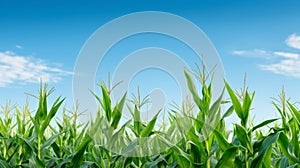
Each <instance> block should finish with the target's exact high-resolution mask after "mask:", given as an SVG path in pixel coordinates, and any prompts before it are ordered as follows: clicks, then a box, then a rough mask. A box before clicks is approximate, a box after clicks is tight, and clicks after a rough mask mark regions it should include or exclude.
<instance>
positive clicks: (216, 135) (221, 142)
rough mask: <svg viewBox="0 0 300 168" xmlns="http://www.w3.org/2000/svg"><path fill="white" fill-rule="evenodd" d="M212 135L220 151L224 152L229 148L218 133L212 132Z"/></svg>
mask: <svg viewBox="0 0 300 168" xmlns="http://www.w3.org/2000/svg"><path fill="white" fill-rule="evenodd" d="M214 135H215V138H216V140H217V142H218V145H219V147H220V148H221V149H222V151H226V150H227V149H228V148H229V147H231V145H230V144H229V143H228V142H227V140H226V138H225V137H224V136H223V135H222V134H221V133H220V132H219V131H217V130H214Z"/></svg>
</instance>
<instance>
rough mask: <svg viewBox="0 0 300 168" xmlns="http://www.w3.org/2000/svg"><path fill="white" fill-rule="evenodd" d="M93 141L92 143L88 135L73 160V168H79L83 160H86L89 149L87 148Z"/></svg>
mask: <svg viewBox="0 0 300 168" xmlns="http://www.w3.org/2000/svg"><path fill="white" fill-rule="evenodd" d="M91 141H92V139H91V138H90V136H88V135H86V136H85V137H84V139H83V142H82V143H81V144H80V146H79V147H78V148H77V149H76V153H75V155H74V156H73V158H72V161H71V163H72V164H71V167H74V168H79V167H80V166H81V164H82V162H83V159H84V152H85V150H86V149H87V147H88V145H89V143H90V142H91Z"/></svg>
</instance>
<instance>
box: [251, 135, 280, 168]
mask: <svg viewBox="0 0 300 168" xmlns="http://www.w3.org/2000/svg"><path fill="white" fill-rule="evenodd" d="M280 134H281V132H277V133H275V134H271V135H269V136H267V137H266V138H265V139H264V140H263V143H262V144H261V146H260V148H259V152H258V155H257V156H256V157H255V158H254V160H253V161H252V164H251V167H252V168H256V167H261V166H262V165H263V164H267V165H269V166H271V165H272V163H271V158H270V157H271V155H270V150H271V149H272V144H273V143H275V142H276V141H277V139H278V137H279V135H280ZM268 154H269V155H268ZM267 157H268V158H267ZM267 161H268V162H267Z"/></svg>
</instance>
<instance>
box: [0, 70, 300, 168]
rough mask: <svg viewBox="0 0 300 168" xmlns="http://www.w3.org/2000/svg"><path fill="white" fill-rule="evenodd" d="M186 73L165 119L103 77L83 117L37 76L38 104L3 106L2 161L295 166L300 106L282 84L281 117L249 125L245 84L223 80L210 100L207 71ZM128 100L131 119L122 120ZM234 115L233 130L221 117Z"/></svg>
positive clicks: (299, 160)
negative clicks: (181, 94)
mask: <svg viewBox="0 0 300 168" xmlns="http://www.w3.org/2000/svg"><path fill="white" fill-rule="evenodd" d="M184 74H185V77H186V83H187V86H188V88H189V91H190V94H191V98H190V101H185V102H183V103H182V105H177V106H172V108H170V109H166V110H165V111H166V112H167V113H168V118H167V120H168V122H167V123H168V124H166V125H164V126H158V124H157V119H158V115H159V114H160V113H161V111H158V112H157V114H156V115H155V116H154V117H153V118H151V119H150V120H149V121H148V122H144V121H142V120H141V116H140V113H141V109H142V108H143V106H144V105H145V104H147V103H148V98H147V97H146V98H144V99H143V98H141V97H140V95H139V93H138V95H137V96H133V97H129V96H127V94H125V95H123V97H122V98H121V99H120V100H118V101H116V102H113V101H112V99H111V92H113V88H114V87H110V86H109V85H108V86H106V85H105V84H104V83H101V84H100V85H99V88H100V90H101V93H100V94H97V93H94V92H91V94H93V95H94V96H95V100H96V101H97V102H98V103H99V110H98V112H97V116H95V117H94V118H93V119H92V120H91V121H90V122H88V123H80V122H79V121H78V116H79V115H81V112H80V111H78V106H76V107H75V108H74V109H73V110H67V109H65V108H64V107H63V104H64V100H65V99H64V98H61V97H58V98H57V99H56V100H55V101H54V102H52V103H49V102H48V101H47V99H48V98H49V96H51V93H52V92H53V91H54V89H47V85H46V84H45V85H42V84H41V87H40V89H39V93H38V95H32V96H34V97H35V98H36V99H37V102H38V108H37V109H30V107H29V106H28V104H27V105H25V106H23V107H19V106H10V104H9V103H7V104H6V105H4V106H1V107H2V108H1V111H0V112H1V113H2V114H1V118H0V167H1V168H9V167H49V168H50V167H75V168H77V167H78V168H85V167H92V168H94V167H95V168H96V167H103V168H106V167H111V168H114V167H126V168H127V167H133V168H135V167H149V168H150V167H166V168H167V167H168V168H176V167H183V168H189V167H206V168H210V167H216V168H220V167H221V168H223V167H231V168H232V167H238V168H241V167H245V168H258V167H262V168H270V167H280V168H286V167H290V168H293V167H294V168H299V167H300V141H299V139H300V129H299V128H300V112H299V110H298V109H297V107H296V104H293V103H292V102H290V101H289V100H288V99H286V98H285V93H284V91H282V93H281V94H280V95H279V98H278V99H276V100H275V99H274V101H273V102H272V103H273V105H274V110H276V111H277V112H278V114H280V116H281V117H280V118H274V119H269V120H265V121H263V122H261V123H260V124H258V125H254V124H253V123H252V122H251V121H250V119H249V116H250V113H251V108H252V107H251V104H252V102H253V99H254V95H255V94H254V92H253V93H251V92H249V91H248V88H247V87H244V89H242V90H241V91H239V92H238V91H236V90H235V89H232V88H231V86H230V85H229V83H227V82H226V81H224V82H225V88H224V90H223V93H222V94H221V95H218V98H217V100H215V101H213V100H212V93H213V91H212V78H211V77H210V76H209V75H207V73H205V72H204V71H203V72H202V71H199V72H197V73H194V71H190V70H185V71H184ZM205 74H206V75H205ZM195 79H198V80H195ZM199 83H200V84H201V85H199V86H201V88H196V86H198V84H199ZM225 94H227V95H229V99H225V98H224V97H225V96H224V95H225ZM79 103H80V102H79ZM79 106H80V104H79ZM221 107H226V109H224V108H221ZM125 108H127V109H129V111H130V112H131V115H132V120H128V121H125V122H122V119H121V118H122V114H123V113H122V111H123V110H124V109H125ZM192 109H194V110H195V111H197V112H196V113H195V114H194V113H191V110H192ZM58 113H60V114H62V117H58V116H57V115H58ZM231 115H236V116H237V117H238V120H239V121H238V123H233V129H232V130H230V129H228V128H226V123H225V120H226V118H227V117H229V116H231ZM185 123H188V124H190V125H191V127H188V126H187V127H186V125H185ZM142 139H147V141H142ZM149 139H150V141H148V140H149ZM144 142H147V143H150V144H147V143H144ZM162 149H163V150H162Z"/></svg>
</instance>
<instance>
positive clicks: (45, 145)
mask: <svg viewBox="0 0 300 168" xmlns="http://www.w3.org/2000/svg"><path fill="white" fill-rule="evenodd" d="M61 134H62V133H57V134H54V135H53V136H51V137H50V138H49V139H48V140H47V141H46V142H44V144H43V145H42V146H41V151H43V150H45V149H47V148H48V147H49V146H50V145H52V143H54V141H55V140H56V138H57V137H58V136H60V135H61Z"/></svg>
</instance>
